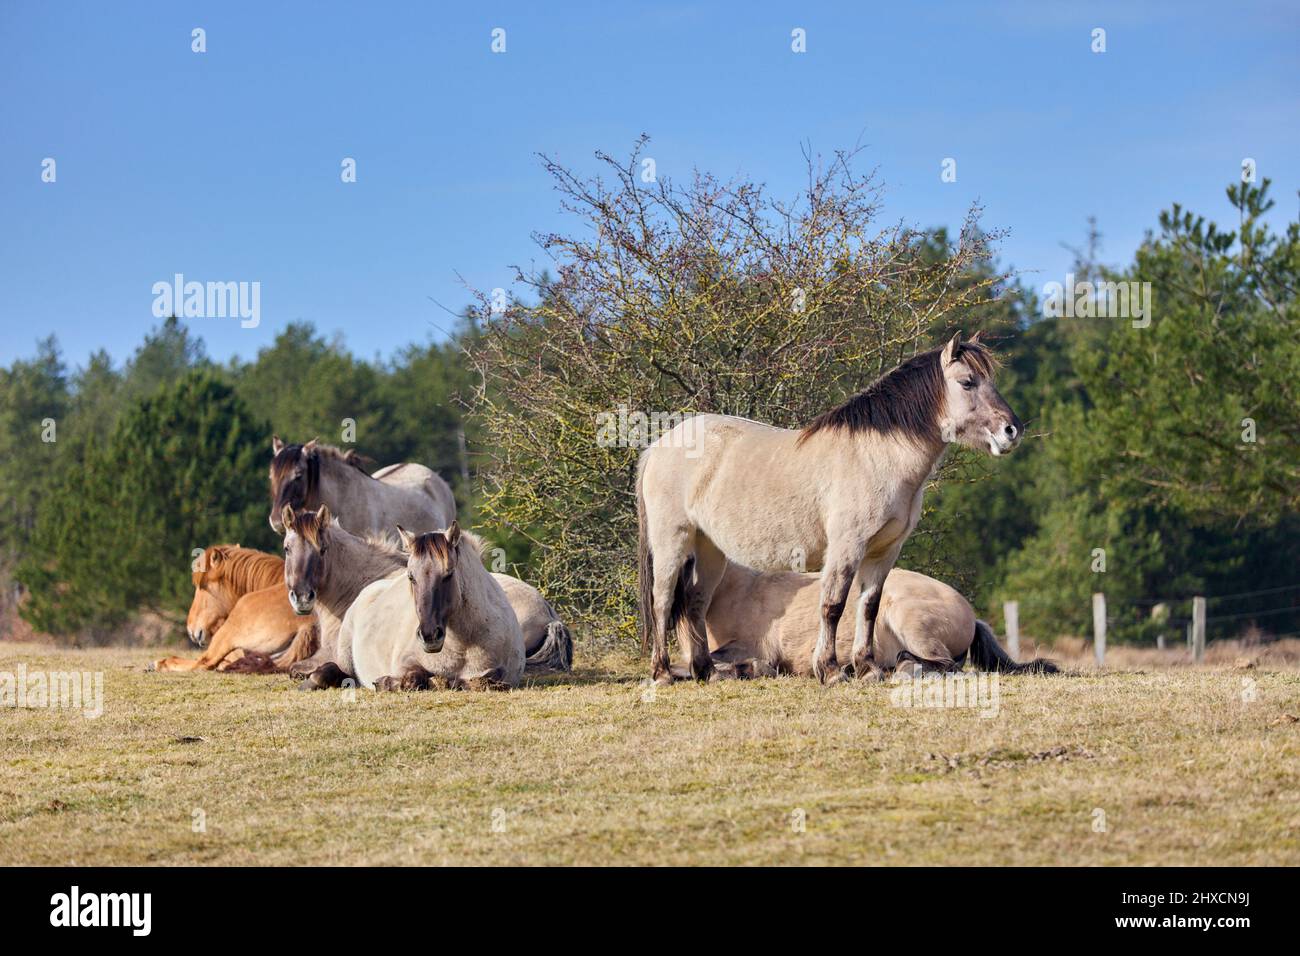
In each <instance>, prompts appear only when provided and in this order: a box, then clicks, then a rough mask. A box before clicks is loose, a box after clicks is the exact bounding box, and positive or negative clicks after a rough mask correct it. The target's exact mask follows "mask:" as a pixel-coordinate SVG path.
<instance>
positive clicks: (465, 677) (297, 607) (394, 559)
mask: <svg viewBox="0 0 1300 956" xmlns="http://www.w3.org/2000/svg"><path fill="white" fill-rule="evenodd" d="M282 518H283V523H284V526H285V538H284V552H285V565H284V584H285V585H286V586H287V587H288V593H289V604H290V606H291V607H292V608H293V609H294V611H296V612H297V613H298V614H304V615H305V614H310V613H312V612H313V611H316V612H319V613H322V614H323V613H326V612H328V613H330V614H332V615H334V616H336V617H337V618H338V619H339V620H340V621H342V622H343V623H342V627H341V628H340V631H339V637H338V640H337V641H336V642H335V645H334V647H333V648H332V649H331V650H330V652H329V654H328V656H326V657H325V659H323V660H322V659H320V658H319V656H318V657H316V658H313V659H312V660H309V661H301V662H299V663H298V664H296V665H295V666H294V667H293V668H291V669H290V673H291V674H294V675H295V676H302V677H306V678H307V680H306V683H305V685H304V686H308V687H332V686H338V685H339V684H340V683H341V682H342V681H343V680H345V679H348V678H353V679H359V680H361V681H362V683H363V684H365V686H371V683H367V680H369V681H373V680H374V679H376V678H377V677H394V678H396V679H397V681H396V684H394V682H386V683H385V685H384V686H385V687H392V686H396V685H401V686H418V682H413V681H407V683H406V684H402V678H404V677H407V676H408V675H406V673H405V672H404V671H403V672H396V673H385V674H375V673H373V672H371V671H370V670H367V669H366V668H367V665H368V664H369V662H371V661H373V660H374V657H373V655H372V656H367V655H366V653H364V652H363V654H362V663H361V666H362V668H363V673H359V672H358V670H357V652H358V647H359V646H361V645H363V644H365V643H366V642H368V641H371V640H374V641H376V642H378V644H377V645H376V646H382V647H385V648H388V649H390V650H391V649H392V648H398V649H403V648H406V647H408V645H407V644H406V643H404V642H408V640H409V641H415V639H416V627H415V623H414V618H412V619H411V620H410V621H405V619H403V621H404V623H403V622H399V623H400V624H401V626H394V627H392V628H391V629H386V628H385V626H380V625H387V624H391V623H392V621H393V620H394V618H393V617H392V614H391V611H392V603H393V602H396V603H401V602H400V601H398V596H399V595H400V596H401V597H403V598H405V601H406V602H407V603H408V604H410V607H411V613H412V614H414V613H415V604H414V602H413V601H412V597H411V595H409V594H408V593H407V589H406V588H399V589H398V590H396V591H393V593H392V594H391V595H390V596H389V597H386V598H385V599H384V600H383V601H380V602H378V605H377V606H376V602H377V601H378V599H379V596H380V595H381V594H387V592H388V590H389V588H390V586H395V585H396V584H399V583H402V584H405V583H408V579H407V577H406V576H405V575H404V574H403V573H402V572H403V571H404V570H405V571H407V572H408V573H409V574H415V573H416V568H415V567H408V565H410V564H411V562H412V561H413V559H414V555H408V554H407V553H405V552H403V551H401V550H399V549H398V548H397V547H396V545H394V544H393V543H392V542H391V541H389V540H388V539H386V538H373V537H372V538H367V539H363V538H359V537H357V536H356V535H354V534H351V533H349V532H348V531H346V530H344V529H343V527H342V526H341V525H340V524H339V522H338V521H337V520H336V519H335V518H334V517H333V516H332V515H331V514H330V511H329V508H328V507H326V506H324V505H322V506H321V507H320V508H319V509H317V510H316V511H294V509H292V508H286V509H285V510H284V513H283V516H282ZM452 527H453V528H456V531H455V535H456V537H457V547H456V548H455V549H454V557H455V559H456V561H455V565H454V566H453V568H452V571H451V574H450V576H449V577H447V578H446V580H448V581H455V582H457V583H459V581H460V580H462V579H463V580H468V581H470V582H473V587H472V588H470V589H468V590H467V589H465V588H466V586H463V585H461V588H462V592H463V593H462V597H468V599H469V600H470V601H471V603H476V604H477V605H478V606H479V607H480V608H488V607H489V606H490V610H485V611H482V613H484V614H488V613H490V614H491V615H494V616H493V617H492V618H491V620H490V622H489V623H490V628H489V631H490V633H489V635H488V636H487V637H484V636H483V634H484V627H483V626H476V625H475V623H474V620H473V618H472V615H473V614H474V613H475V611H474V610H472V609H471V610H466V611H465V612H464V614H465V615H466V616H465V617H463V618H460V619H459V620H460V621H461V622H462V623H461V625H460V628H461V629H460V630H458V631H457V632H456V633H457V635H458V641H457V645H456V648H453V651H452V653H449V654H448V655H447V656H446V657H445V658H442V659H440V661H438V662H437V664H438V666H437V667H430V668H426V669H427V670H428V671H429V673H430V674H432V675H438V676H441V677H443V678H445V679H446V680H447V682H448V683H452V684H455V683H456V682H457V681H460V682H462V683H468V684H473V682H474V681H480V682H486V683H488V684H492V685H494V686H495V685H496V684H497V683H500V684H504V685H509V686H514V685H515V684H517V683H518V681H519V677H518V675H516V674H515V673H514V670H515V668H514V662H513V654H514V652H513V649H512V648H513V635H514V634H515V633H516V632H517V633H518V634H519V638H520V643H519V659H520V665H519V666H520V669H521V673H522V672H523V671H527V672H528V673H537V672H544V671H550V670H568V669H569V667H570V665H571V663H572V660H573V650H572V647H573V645H572V639H571V638H570V636H569V631H568V628H566V627H565V626H564V625H563V624H562V623H561V622H560V621H559V619H558V618H557V617H556V615H555V612H554V610H553V609H552V608H551V606H550V605H549V604H548V603H547V602H546V600H545V598H543V597H542V596H541V594H540V593H538V591H537V589H536V588H533V587H531V586H530V585H527V584H525V583H524V582H522V581H520V580H518V579H517V578H512V577H510V576H509V575H505V574H491V573H489V572H488V571H487V569H486V568H484V567H483V564H482V558H481V555H480V543H479V540H478V538H476V537H475V536H474V535H471V534H469V533H468V532H464V533H462V532H460V530H459V528H458V527H457V526H456V525H455V523H454V522H453V525H452ZM450 533H451V532H450V530H449V531H448V532H445V533H444V537H445V535H446V534H450ZM401 534H402V536H403V539H404V540H406V539H408V538H410V539H411V540H415V539H418V538H422V537H424V536H423V535H408V534H407V533H406V532H401ZM470 555H472V556H473V559H474V560H473V561H471V560H469V556H470ZM461 557H464V560H460V559H461ZM480 576H481V578H483V579H486V583H482V582H481V580H480ZM480 587H481V589H480ZM498 595H499V596H500V599H501V600H500V602H498V601H497V596H498ZM281 599H283V592H282V593H281ZM501 606H504V607H505V608H506V609H507V610H508V611H509V612H510V622H509V623H508V624H502V623H501V622H500V621H498V620H497V619H496V617H495V615H496V613H497V611H499V609H500V607H501ZM406 624H410V627H406ZM524 628H527V632H525V630H524ZM502 634H507V636H508V637H510V640H509V641H505V639H504V638H503V637H502V636H501V635H502ZM463 635H470V638H466V637H464V636H463ZM359 638H360V640H359ZM389 642H399V643H389ZM467 644H471V645H474V646H475V648H476V649H473V650H469V651H464V647H465V646H466V645H467ZM507 645H508V646H507ZM484 646H491V647H492V650H491V652H490V653H489V654H487V655H485V654H484V652H483V651H482V648H483V647H484ZM462 651H464V653H463V654H462ZM493 655H495V657H493ZM488 657H493V659H494V660H495V661H496V663H493V664H490V665H484V666H483V667H478V664H479V663H480V662H482V661H483V660H485V659H486V658H488ZM388 659H390V660H392V661H397V658H392V657H390V658H388ZM403 660H404V659H403ZM453 660H458V661H460V664H459V665H458V666H456V667H452V666H451V665H450V662H452V661H453ZM498 669H499V673H494V671H497V670H498ZM453 678H455V679H454V680H453ZM511 682H513V683H511Z"/></svg>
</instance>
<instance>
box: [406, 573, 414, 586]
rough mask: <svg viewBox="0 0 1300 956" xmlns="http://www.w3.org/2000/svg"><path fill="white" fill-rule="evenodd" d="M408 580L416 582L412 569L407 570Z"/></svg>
mask: <svg viewBox="0 0 1300 956" xmlns="http://www.w3.org/2000/svg"><path fill="white" fill-rule="evenodd" d="M406 580H408V581H410V582H411V583H412V584H414V583H415V575H414V574H412V573H411V572H410V571H407V572H406Z"/></svg>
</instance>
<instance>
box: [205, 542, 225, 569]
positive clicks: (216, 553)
mask: <svg viewBox="0 0 1300 956" xmlns="http://www.w3.org/2000/svg"><path fill="white" fill-rule="evenodd" d="M228 557H229V555H228V554H227V553H226V549H225V548H223V547H221V546H220V545H218V546H216V547H214V548H208V560H207V563H208V567H210V568H215V567H216V566H217V565H218V564H220V563H221V562H223V561H225V560H226V558H228Z"/></svg>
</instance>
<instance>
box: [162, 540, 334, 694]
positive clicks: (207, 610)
mask: <svg viewBox="0 0 1300 956" xmlns="http://www.w3.org/2000/svg"><path fill="white" fill-rule="evenodd" d="M199 567H200V568H202V570H200V571H195V572H194V573H193V575H192V577H193V581H194V599H193V600H192V601H191V602H190V612H189V615H188V617H187V618H186V621H185V630H186V633H188V634H189V637H190V640H191V641H193V642H194V643H195V644H196V645H197V646H198V647H204V648H206V650H204V652H203V654H201V655H200V656H199V657H198V658H197V659H195V660H189V659H186V658H183V657H165V658H163V659H162V660H160V661H156V662H155V663H154V669H155V670H160V671H192V670H213V669H219V670H227V669H230V670H238V671H243V672H259V673H267V672H276V671H284V670H287V669H288V668H289V666H290V665H291V664H294V663H296V662H297V661H300V660H304V659H306V658H307V657H310V656H311V655H312V654H313V653H314V652H315V651H316V646H317V643H318V642H319V639H320V633H319V628H318V626H317V623H316V619H315V617H314V616H312V617H309V618H302V617H299V616H297V615H296V614H294V613H293V610H292V609H291V608H290V607H289V605H288V604H287V603H286V602H285V600H284V562H283V561H282V560H280V559H279V558H278V557H276V556H275V555H273V554H266V553H264V552H262V551H255V550H253V549H252V548H241V547H240V546H239V545H237V544H220V545H213V546H212V547H210V548H207V549H205V550H204V552H203V557H202V560H201V562H200V564H199ZM236 651H243V657H240V658H238V659H237V660H235V661H230V660H228V658H229V657H230V655H231V654H233V653H234V652H236Z"/></svg>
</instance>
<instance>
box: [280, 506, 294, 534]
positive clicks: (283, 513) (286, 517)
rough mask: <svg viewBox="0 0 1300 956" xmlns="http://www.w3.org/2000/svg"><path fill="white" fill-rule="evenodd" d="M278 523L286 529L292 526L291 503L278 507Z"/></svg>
mask: <svg viewBox="0 0 1300 956" xmlns="http://www.w3.org/2000/svg"><path fill="white" fill-rule="evenodd" d="M280 524H282V525H284V527H285V529H286V530H287V529H289V528H291V527H293V505H285V506H284V507H283V508H281V509H280Z"/></svg>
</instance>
